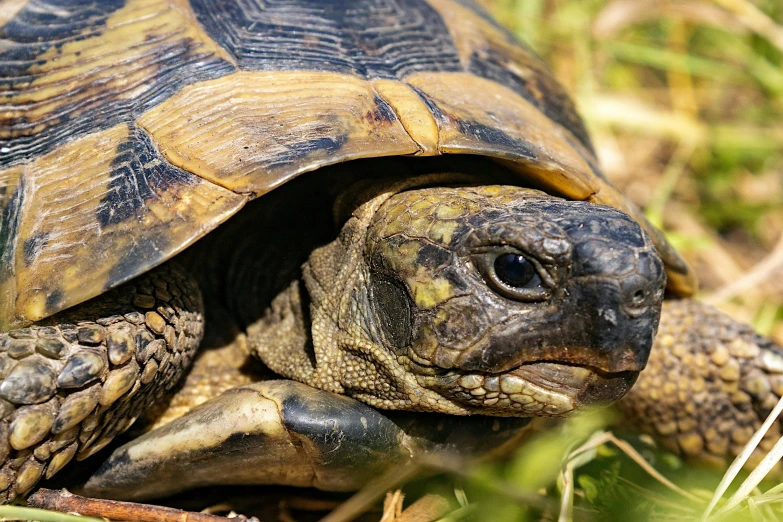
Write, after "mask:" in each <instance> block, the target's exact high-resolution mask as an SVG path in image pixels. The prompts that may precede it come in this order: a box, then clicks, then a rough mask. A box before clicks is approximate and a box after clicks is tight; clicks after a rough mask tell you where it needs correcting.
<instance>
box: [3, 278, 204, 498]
mask: <svg viewBox="0 0 783 522" xmlns="http://www.w3.org/2000/svg"><path fill="white" fill-rule="evenodd" d="M202 331H203V314H202V303H201V295H200V293H199V291H198V288H197V286H196V284H195V283H194V282H193V281H192V280H191V279H190V278H189V277H188V276H186V275H185V274H184V273H183V272H182V271H181V270H179V269H178V268H176V267H175V266H174V265H171V264H169V265H164V266H163V267H161V268H158V269H156V270H153V271H151V272H149V273H147V274H145V275H144V276H142V277H139V278H137V279H134V280H133V281H132V282H131V283H127V284H125V285H122V286H120V287H118V288H116V289H114V290H111V291H109V292H106V293H105V294H103V295H101V296H99V297H97V298H95V299H93V300H91V301H88V302H86V303H84V304H82V305H79V306H76V307H74V308H72V309H70V310H67V311H65V312H62V313H60V314H57V315H55V316H53V317H51V318H48V319H46V320H44V321H41V322H40V323H36V324H34V325H31V326H29V327H26V328H20V329H18V330H12V331H10V332H7V333H2V334H0V376H2V379H0V398H1V399H0V413H1V414H2V420H1V421H0V503H5V502H8V501H11V500H13V499H14V498H16V497H17V496H19V495H24V494H25V493H27V492H28V491H29V490H30V489H31V488H32V487H33V486H34V485H35V484H36V482H38V480H39V479H40V478H41V477H45V478H49V477H51V476H52V475H54V474H55V473H57V471H59V470H60V469H61V468H62V467H63V466H64V465H65V464H66V463H68V462H69V461H70V460H71V459H72V458H73V457H74V456H76V458H77V459H79V460H81V459H83V458H86V457H87V456H89V455H91V454H93V453H95V452H97V451H98V450H100V449H101V448H103V447H104V446H106V444H108V443H109V442H110V441H111V440H112V439H113V438H114V437H115V436H116V435H118V434H120V433H122V432H123V431H125V430H126V429H128V428H129V427H130V425H131V424H133V422H134V421H135V420H136V418H137V417H138V416H139V414H140V413H141V412H142V411H143V410H144V409H145V408H147V407H148V406H149V405H150V404H151V403H152V402H153V401H154V400H156V399H157V398H160V397H161V396H163V395H164V394H165V393H166V392H167V390H168V389H169V388H170V387H171V386H173V385H174V384H175V383H176V382H177V381H178V380H179V377H180V376H181V374H182V372H183V371H184V370H185V369H186V368H187V367H188V365H189V364H190V360H191V358H192V355H193V352H194V351H195V349H196V348H197V347H198V344H199V342H200V340H201V337H202Z"/></svg>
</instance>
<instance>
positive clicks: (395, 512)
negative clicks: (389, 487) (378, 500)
mask: <svg viewBox="0 0 783 522" xmlns="http://www.w3.org/2000/svg"><path fill="white" fill-rule="evenodd" d="M404 498H405V495H403V494H402V490H400V489H398V490H397V491H395V492H394V493H392V492H391V491H389V492H388V493H386V499H385V500H384V501H383V516H381V522H393V521H394V520H397V518H398V517H399V516H400V513H402V501H403V499H404Z"/></svg>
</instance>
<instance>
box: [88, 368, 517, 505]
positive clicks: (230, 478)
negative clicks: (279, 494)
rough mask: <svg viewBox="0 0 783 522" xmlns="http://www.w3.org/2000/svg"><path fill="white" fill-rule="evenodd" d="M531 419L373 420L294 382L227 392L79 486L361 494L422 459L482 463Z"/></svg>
mask: <svg viewBox="0 0 783 522" xmlns="http://www.w3.org/2000/svg"><path fill="white" fill-rule="evenodd" d="M528 422H529V419H519V418H508V419H497V418H487V417H452V416H447V415H433V414H424V415H422V414H417V413H408V412H404V413H403V412H385V413H381V412H380V411H378V410H375V409H373V408H371V407H369V406H366V405H364V404H362V403H360V402H358V401H356V400H354V399H351V398H348V397H344V396H339V395H335V394H333V393H330V392H326V391H321V390H317V389H315V388H311V387H309V386H307V385H305V384H301V383H297V382H293V381H266V382H261V383H255V384H251V385H247V386H242V387H238V388H233V389H231V390H229V391H227V392H225V393H223V394H222V395H220V396H218V397H216V398H214V399H212V400H210V401H208V402H206V403H204V404H202V405H200V406H198V407H196V408H194V409H193V410H191V411H190V412H189V413H188V414H186V415H185V416H183V417H180V418H179V419H176V420H174V421H172V422H171V423H169V424H167V425H164V426H161V427H159V428H157V429H155V430H153V431H150V432H149V433H147V434H145V435H143V436H142V437H139V438H138V439H135V440H133V441H131V442H129V443H128V444H126V445H124V446H122V447H121V448H118V449H117V450H115V451H114V453H113V454H112V455H111V456H110V457H109V458H108V459H107V460H106V462H104V464H103V465H102V466H101V468H100V469H99V470H98V471H97V472H96V473H95V474H94V475H93V476H92V477H91V478H90V479H89V480H88V481H87V483H86V484H85V485H84V487H83V489H82V492H83V493H84V494H86V495H88V496H93V497H103V498H115V499H121V500H143V499H150V498H156V497H163V496H167V495H171V494H174V493H177V492H179V491H184V490H186V489H191V488H196V487H202V486H210V485H218V484H219V485H227V484H284V485H292V486H309V487H316V488H319V489H324V490H332V491H350V490H354V489H358V488H360V487H361V486H362V485H364V484H366V483H367V482H368V481H369V480H370V479H371V478H373V477H375V476H377V475H378V474H379V473H382V472H383V471H384V470H385V469H387V468H389V467H391V466H393V465H401V464H404V463H406V462H408V461H410V460H411V459H414V458H416V457H418V456H420V455H422V454H432V453H436V452H457V451H459V453H460V454H461V455H462V456H467V455H471V454H473V455H475V454H483V453H486V452H487V451H489V450H492V449H495V448H498V447H500V446H503V445H504V443H507V442H509V441H511V440H513V439H515V438H516V437H517V435H519V434H520V433H521V431H522V428H523V427H524V426H526V425H527V424H528Z"/></svg>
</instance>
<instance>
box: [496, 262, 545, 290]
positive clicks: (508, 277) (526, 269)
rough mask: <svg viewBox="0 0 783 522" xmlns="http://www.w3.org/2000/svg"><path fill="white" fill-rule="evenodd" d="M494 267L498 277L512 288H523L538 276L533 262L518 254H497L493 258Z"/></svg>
mask: <svg viewBox="0 0 783 522" xmlns="http://www.w3.org/2000/svg"><path fill="white" fill-rule="evenodd" d="M494 269H495V274H497V277H498V279H500V281H501V282H503V283H505V284H507V285H508V286H510V287H513V288H525V287H527V286H528V285H529V284H530V283H531V282H533V279H537V278H538V277H537V276H538V272H536V267H535V266H533V263H531V262H530V261H528V260H527V259H526V258H525V256H521V255H519V254H503V255H499V256H498V257H496V258H495V263H494ZM538 282H539V284H540V282H541V281H540V280H539V281H538Z"/></svg>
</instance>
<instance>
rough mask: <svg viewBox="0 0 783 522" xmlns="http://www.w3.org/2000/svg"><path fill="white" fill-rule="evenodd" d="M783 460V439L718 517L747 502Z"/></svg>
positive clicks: (755, 469)
mask: <svg viewBox="0 0 783 522" xmlns="http://www.w3.org/2000/svg"><path fill="white" fill-rule="evenodd" d="M781 458H783V437H781V438H780V439H778V441H777V442H776V443H775V445H774V446H773V447H772V449H771V450H770V451H769V453H767V455H766V456H765V457H764V459H763V460H762V461H761V462H759V464H758V466H756V467H755V468H754V469H753V471H752V472H751V473H750V475H748V478H746V479H745V481H744V482H743V483H742V485H740V487H739V488H738V489H737V491H736V492H735V493H734V494H733V495H732V496H731V498H729V500H728V502H726V505H725V506H723V507H722V508H721V509H720V510H719V511H718V515H724V514H726V513H728V512H729V511H731V510H732V509H734V508H736V507H737V506H739V504H740V503H741V502H742V501H743V500H746V499H747V498H748V495H750V494H751V492H753V490H754V489H755V488H756V486H758V485H759V484H760V483H761V481H762V480H764V477H766V476H767V475H768V474H769V472H770V471H771V470H772V468H774V467H775V465H776V464H777V463H778V462H780V459H781Z"/></svg>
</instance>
